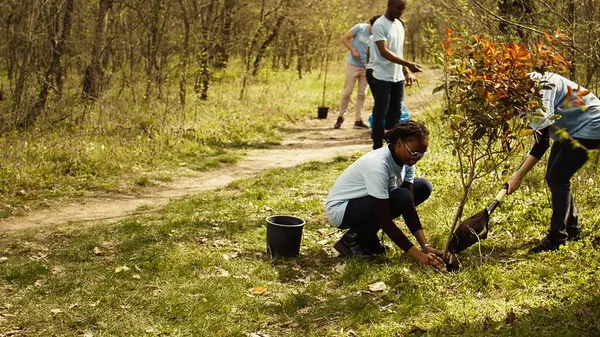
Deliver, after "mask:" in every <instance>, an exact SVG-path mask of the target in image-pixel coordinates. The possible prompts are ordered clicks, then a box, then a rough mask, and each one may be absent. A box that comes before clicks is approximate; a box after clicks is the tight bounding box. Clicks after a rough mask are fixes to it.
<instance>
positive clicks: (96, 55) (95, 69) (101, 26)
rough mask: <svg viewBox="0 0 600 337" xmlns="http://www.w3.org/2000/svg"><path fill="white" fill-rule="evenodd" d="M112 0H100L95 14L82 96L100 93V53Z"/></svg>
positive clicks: (96, 95) (95, 96)
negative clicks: (89, 59) (90, 50)
mask: <svg viewBox="0 0 600 337" xmlns="http://www.w3.org/2000/svg"><path fill="white" fill-rule="evenodd" d="M113 1H114V0H100V3H99V5H98V12H97V14H96V24H95V31H94V40H93V41H94V42H93V44H92V57H91V61H90V64H89V65H88V67H87V68H86V70H85V76H84V78H83V97H84V98H88V99H97V98H98V96H99V95H100V86H101V84H102V76H103V73H104V70H103V68H102V53H103V51H104V43H105V39H106V29H107V24H108V14H109V11H110V9H111V7H112V5H113Z"/></svg>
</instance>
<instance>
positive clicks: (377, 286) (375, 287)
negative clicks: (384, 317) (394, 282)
mask: <svg viewBox="0 0 600 337" xmlns="http://www.w3.org/2000/svg"><path fill="white" fill-rule="evenodd" d="M387 289H388V286H387V285H386V284H385V283H384V282H375V283H373V284H370V285H369V290H370V291H372V292H374V293H375V292H381V291H386V290H387Z"/></svg>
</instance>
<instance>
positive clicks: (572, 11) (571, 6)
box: [568, 0, 577, 81]
mask: <svg viewBox="0 0 600 337" xmlns="http://www.w3.org/2000/svg"><path fill="white" fill-rule="evenodd" d="M575 8H576V6H575V0H570V1H569V16H568V19H569V22H570V23H571V47H575V31H576V27H575ZM571 53H574V52H573V51H571ZM572 56H574V55H572ZM571 59H572V60H573V61H572V62H571V65H572V67H571V69H570V75H571V80H573V81H577V79H575V75H576V71H575V70H576V64H575V63H576V62H575V57H572V58H571Z"/></svg>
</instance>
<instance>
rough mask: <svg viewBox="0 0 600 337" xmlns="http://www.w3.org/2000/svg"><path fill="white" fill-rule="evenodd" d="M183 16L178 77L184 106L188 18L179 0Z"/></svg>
mask: <svg viewBox="0 0 600 337" xmlns="http://www.w3.org/2000/svg"><path fill="white" fill-rule="evenodd" d="M179 5H180V6H181V11H182V16H183V27H184V35H183V50H182V55H181V64H180V69H181V70H180V73H181V78H180V79H179V104H180V105H181V106H182V107H185V97H186V93H187V71H188V59H189V46H190V20H189V18H188V14H187V10H186V8H185V5H184V3H183V0H179Z"/></svg>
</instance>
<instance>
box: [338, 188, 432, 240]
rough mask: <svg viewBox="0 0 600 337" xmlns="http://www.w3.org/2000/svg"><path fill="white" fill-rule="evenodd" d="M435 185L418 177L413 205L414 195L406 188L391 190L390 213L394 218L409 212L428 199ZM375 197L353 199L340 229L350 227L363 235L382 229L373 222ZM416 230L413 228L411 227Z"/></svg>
mask: <svg viewBox="0 0 600 337" xmlns="http://www.w3.org/2000/svg"><path fill="white" fill-rule="evenodd" d="M432 190H433V187H432V186H431V183H430V182H429V180H427V179H425V178H416V179H415V181H414V193H415V201H414V206H413V201H412V196H411V195H410V191H409V190H408V189H406V188H402V187H400V188H396V189H394V190H392V191H390V205H391V209H390V214H391V215H392V219H395V218H397V217H399V216H400V215H402V214H404V213H407V212H408V211H409V210H411V209H412V207H416V206H418V205H420V204H421V203H423V201H425V200H427V198H429V196H430V195H431V191H432ZM375 211H376V209H375V197H372V196H366V197H362V198H358V199H352V200H350V201H349V202H348V205H347V206H346V212H345V213H344V220H342V224H341V225H340V227H339V228H340V229H346V228H350V229H352V230H354V231H355V232H357V233H359V235H361V236H367V235H373V234H375V235H376V234H377V232H378V231H379V230H380V229H381V228H380V226H379V224H376V223H373V222H372V220H373V219H374V218H375V215H374V214H375ZM409 230H410V231H411V232H414V230H413V228H409Z"/></svg>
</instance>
